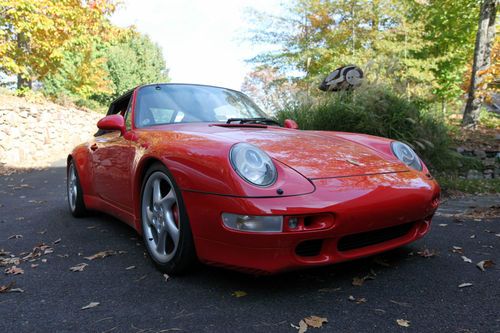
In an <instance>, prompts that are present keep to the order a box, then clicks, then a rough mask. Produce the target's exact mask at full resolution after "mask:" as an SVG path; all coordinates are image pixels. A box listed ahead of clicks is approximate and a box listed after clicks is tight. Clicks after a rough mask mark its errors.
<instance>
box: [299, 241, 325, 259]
mask: <svg viewBox="0 0 500 333" xmlns="http://www.w3.org/2000/svg"><path fill="white" fill-rule="evenodd" d="M322 246H323V240H322V239H314V240H307V241H303V242H302V243H300V244H299V245H297V247H296V248H295V253H296V254H297V255H298V256H300V257H315V256H317V255H319V253H320V252H321V247H322Z"/></svg>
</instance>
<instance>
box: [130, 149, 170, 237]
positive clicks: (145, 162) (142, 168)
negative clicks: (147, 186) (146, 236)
mask: <svg viewBox="0 0 500 333" xmlns="http://www.w3.org/2000/svg"><path fill="white" fill-rule="evenodd" d="M155 163H160V164H162V165H164V166H165V167H166V168H167V169H168V166H167V165H166V164H165V163H164V162H163V161H162V160H161V159H160V158H158V157H155V156H148V157H145V158H144V159H142V160H141V161H140V162H139V163H138V164H137V167H136V171H135V179H134V185H133V193H134V200H133V202H134V206H135V207H134V215H135V229H136V230H137V232H138V233H139V234H141V235H142V225H141V190H142V182H143V181H144V177H145V176H146V172H147V171H148V169H149V168H150V167H151V166H152V165H153V164H155Z"/></svg>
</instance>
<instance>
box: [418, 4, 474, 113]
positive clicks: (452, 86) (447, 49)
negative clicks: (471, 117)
mask: <svg viewBox="0 0 500 333" xmlns="http://www.w3.org/2000/svg"><path fill="white" fill-rule="evenodd" d="M478 13H479V6H478V1H477V0H419V1H415V3H414V4H413V5H412V10H411V11H409V12H408V16H409V19H410V20H412V21H420V22H424V35H423V38H424V40H425V41H426V46H425V47H424V48H423V49H422V50H421V51H420V52H418V53H417V54H416V56H417V57H419V58H421V59H432V60H433V61H434V65H433V66H431V67H430V68H428V70H430V71H431V72H432V73H433V75H434V77H435V80H436V81H435V86H434V89H433V95H435V96H436V97H437V99H438V100H439V101H440V102H441V103H442V107H443V111H444V110H445V107H446V104H447V102H448V101H450V100H453V99H456V98H457V97H458V96H460V95H461V94H462V93H463V91H462V89H461V87H460V85H461V84H462V82H463V77H464V73H466V71H467V65H468V64H469V62H470V59H471V58H472V55H473V51H474V38H475V33H476V29H475V26H476V21H477V15H478Z"/></svg>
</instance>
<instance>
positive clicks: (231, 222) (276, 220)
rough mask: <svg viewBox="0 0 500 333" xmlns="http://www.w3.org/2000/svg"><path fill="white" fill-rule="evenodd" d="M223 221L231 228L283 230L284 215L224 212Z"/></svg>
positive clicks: (242, 229)
mask: <svg viewBox="0 0 500 333" xmlns="http://www.w3.org/2000/svg"><path fill="white" fill-rule="evenodd" d="M222 222H223V223H224V225H225V226H226V227H228V228H229V229H234V230H240V231H251V232H281V231H282V230H283V216H251V215H236V214H230V213H223V214H222Z"/></svg>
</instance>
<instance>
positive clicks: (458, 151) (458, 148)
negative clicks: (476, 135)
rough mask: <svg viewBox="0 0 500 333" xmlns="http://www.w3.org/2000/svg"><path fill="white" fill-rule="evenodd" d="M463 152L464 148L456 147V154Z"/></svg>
mask: <svg viewBox="0 0 500 333" xmlns="http://www.w3.org/2000/svg"><path fill="white" fill-rule="evenodd" d="M464 151H465V148H464V147H457V153H459V154H463V153H464Z"/></svg>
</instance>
